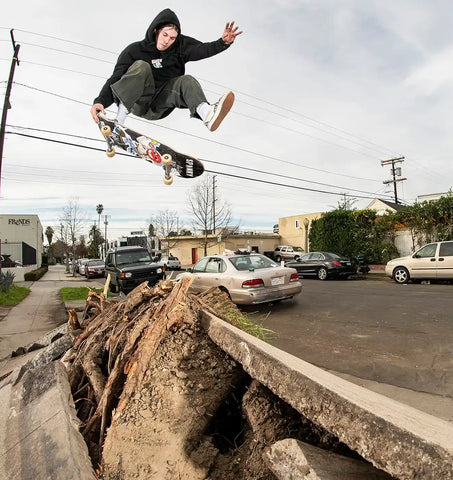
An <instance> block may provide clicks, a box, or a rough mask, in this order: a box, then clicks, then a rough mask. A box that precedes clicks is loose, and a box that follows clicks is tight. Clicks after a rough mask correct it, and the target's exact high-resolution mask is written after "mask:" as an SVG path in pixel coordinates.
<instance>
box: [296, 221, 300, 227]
mask: <svg viewBox="0 0 453 480" xmlns="http://www.w3.org/2000/svg"><path fill="white" fill-rule="evenodd" d="M296 228H300V221H299V220H296Z"/></svg>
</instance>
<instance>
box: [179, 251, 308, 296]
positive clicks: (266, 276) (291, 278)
mask: <svg viewBox="0 0 453 480" xmlns="http://www.w3.org/2000/svg"><path fill="white" fill-rule="evenodd" d="M189 272H191V274H192V275H193V277H194V280H193V282H192V284H191V287H190V290H191V291H192V292H194V293H199V292H201V291H203V290H205V289H207V288H210V287H213V286H217V287H219V288H220V289H221V290H223V291H225V292H226V293H227V294H228V295H229V296H230V298H231V300H232V301H233V302H234V303H237V304H255V303H265V302H272V301H278V300H283V299H286V298H292V297H293V296H294V295H298V294H299V293H300V292H301V290H302V284H301V283H300V281H299V278H298V276H297V272H296V270H294V269H293V268H287V267H281V266H280V265H279V264H278V263H276V262H274V261H273V260H271V259H270V258H268V257H266V256H265V255H260V254H233V255H210V256H207V257H204V258H202V259H201V260H199V261H198V262H197V263H196V264H195V265H194V266H193V267H192V268H190V269H189ZM181 275H182V276H183V275H186V274H184V273H183V274H180V275H179V276H181Z"/></svg>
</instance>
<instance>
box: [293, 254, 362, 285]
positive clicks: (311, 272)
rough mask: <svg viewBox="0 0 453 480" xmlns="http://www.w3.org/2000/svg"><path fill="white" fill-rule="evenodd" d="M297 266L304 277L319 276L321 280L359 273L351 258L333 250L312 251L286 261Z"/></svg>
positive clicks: (300, 274) (300, 275) (294, 266)
mask: <svg viewBox="0 0 453 480" xmlns="http://www.w3.org/2000/svg"><path fill="white" fill-rule="evenodd" d="M285 265H286V266H288V267H291V268H295V269H296V270H297V273H298V275H299V278H302V277H309V276H313V277H317V278H318V279H319V280H327V279H328V278H348V277H350V276H351V275H355V274H356V273H357V270H356V266H355V264H354V262H352V261H351V259H349V258H346V257H342V256H340V255H337V254H336V253H331V252H310V253H306V254H305V255H302V256H301V257H300V258H299V259H298V260H292V261H290V262H286V263H285Z"/></svg>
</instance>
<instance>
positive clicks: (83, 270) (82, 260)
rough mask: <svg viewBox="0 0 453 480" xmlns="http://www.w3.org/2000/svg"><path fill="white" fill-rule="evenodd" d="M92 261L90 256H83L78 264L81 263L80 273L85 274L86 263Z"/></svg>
mask: <svg viewBox="0 0 453 480" xmlns="http://www.w3.org/2000/svg"><path fill="white" fill-rule="evenodd" d="M89 261H90V259H89V258H81V259H80V261H79V263H78V265H79V270H78V271H79V274H80V275H83V276H85V265H86V264H87V263H88V262H89Z"/></svg>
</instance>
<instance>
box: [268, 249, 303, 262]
mask: <svg viewBox="0 0 453 480" xmlns="http://www.w3.org/2000/svg"><path fill="white" fill-rule="evenodd" d="M263 253H264V255H266V257H269V258H272V260H275V261H276V262H277V263H279V262H281V261H282V260H284V261H289V260H297V259H298V258H300V257H301V256H302V255H303V253H304V251H303V250H302V248H301V247H294V246H292V245H278V246H277V247H275V250H274V251H271V252H263Z"/></svg>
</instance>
